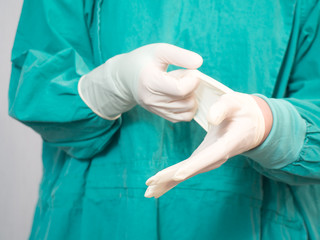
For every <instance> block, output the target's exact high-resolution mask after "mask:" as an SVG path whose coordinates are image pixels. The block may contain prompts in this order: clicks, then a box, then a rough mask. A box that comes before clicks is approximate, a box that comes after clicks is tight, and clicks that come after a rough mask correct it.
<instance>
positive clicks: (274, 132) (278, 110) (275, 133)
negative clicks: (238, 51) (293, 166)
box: [242, 94, 306, 169]
mask: <svg viewBox="0 0 320 240" xmlns="http://www.w3.org/2000/svg"><path fill="white" fill-rule="evenodd" d="M256 96H258V97H260V98H262V99H264V100H265V101H266V102H267V103H268V105H269V107H270V109H271V111H272V115H273V123H272V128H271V131H270V133H269V135H268V137H267V138H266V140H265V141H264V142H263V143H262V144H260V145H259V146H258V147H256V148H254V149H252V150H250V151H248V152H245V153H243V154H242V155H244V156H246V157H249V158H251V159H252V160H255V161H257V162H258V163H259V164H260V165H261V166H262V167H264V168H269V169H279V168H282V167H284V166H286V165H289V164H290V163H292V162H294V161H297V160H299V158H300V152H301V149H302V147H303V144H304V140H305V137H306V122H305V121H304V120H303V118H302V117H301V116H300V114H299V112H298V111H297V110H296V108H295V107H294V106H293V105H292V104H291V103H289V102H288V101H286V100H283V99H274V98H267V97H265V96H263V95H261V94H256ZM292 136H294V137H292ZM279 146H281V147H279Z"/></svg>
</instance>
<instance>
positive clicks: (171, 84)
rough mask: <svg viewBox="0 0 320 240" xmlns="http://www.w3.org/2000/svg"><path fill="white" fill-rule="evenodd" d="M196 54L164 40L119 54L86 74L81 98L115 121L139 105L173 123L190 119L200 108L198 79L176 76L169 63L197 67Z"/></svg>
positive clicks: (80, 82)
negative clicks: (198, 104)
mask: <svg viewBox="0 0 320 240" xmlns="http://www.w3.org/2000/svg"><path fill="white" fill-rule="evenodd" d="M202 61H203V60H202V57H201V56H200V55H198V54H197V53H194V52H191V51H189V50H185V49H182V48H179V47H176V46H174V45H170V44H165V43H156V44H150V45H146V46H143V47H140V48H138V49H136V50H134V51H132V52H129V53H125V54H121V55H117V56H115V57H112V58H111V59H109V60H108V61H106V62H105V63H104V64H102V65H101V66H99V67H97V68H96V69H94V70H93V71H91V72H90V73H89V74H87V75H84V76H83V77H82V78H81V79H80V81H79V85H78V91H79V95H80V96H81V98H82V100H83V101H84V102H85V103H86V104H87V105H88V106H89V107H90V108H91V109H92V110H93V111H94V112H95V113H96V114H97V115H99V116H101V117H102V118H105V119H108V120H114V119H116V118H118V117H120V115H121V114H122V113H123V112H126V111H128V110H130V109H131V108H132V107H134V106H135V105H136V104H139V105H141V106H142V107H144V108H145V109H147V110H149V111H150V112H153V113H155V114H157V115H159V116H161V117H163V118H165V119H167V120H170V121H172V122H177V121H190V120H191V119H192V118H193V116H194V114H195V112H196V108H197V103H196V99H195V95H194V90H195V89H196V88H197V86H198V84H199V79H198V78H192V77H188V74H187V72H188V70H180V72H181V71H184V75H186V77H182V78H181V73H180V74H179V76H180V77H179V78H176V77H175V74H174V73H171V74H170V73H167V72H166V70H167V67H168V65H169V64H172V65H176V66H179V67H183V68H187V69H196V68H198V67H200V66H201V64H202Z"/></svg>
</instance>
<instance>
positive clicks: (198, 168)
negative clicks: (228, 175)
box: [173, 136, 229, 181]
mask: <svg viewBox="0 0 320 240" xmlns="http://www.w3.org/2000/svg"><path fill="white" fill-rule="evenodd" d="M227 143H228V141H227V137H225V136H224V137H222V138H221V139H219V140H218V141H216V142H215V143H214V144H212V145H209V146H207V147H206V148H204V149H203V150H200V151H199V152H198V153H197V154H195V155H192V156H191V157H190V158H189V159H187V160H186V161H187V162H188V163H186V164H185V165H184V166H183V167H181V168H180V169H179V170H178V171H177V172H176V174H175V175H174V176H173V180H175V181H184V180H186V179H188V178H190V177H193V176H195V175H197V174H199V173H203V172H208V171H210V170H213V169H215V168H218V167H220V166H221V165H222V164H223V163H224V162H225V161H226V160H227V159H228V158H229V156H228V152H229V146H228V144H227Z"/></svg>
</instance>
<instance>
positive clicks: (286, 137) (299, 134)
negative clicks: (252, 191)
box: [244, 1, 320, 185]
mask: <svg viewBox="0 0 320 240" xmlns="http://www.w3.org/2000/svg"><path fill="white" fill-rule="evenodd" d="M302 2H303V1H302ZM302 10H303V8H302ZM286 92H287V96H286V97H285V98H282V99H273V98H269V99H268V98H265V97H263V96H262V97H263V98H264V99H265V100H266V101H267V102H268V104H269V106H270V108H271V110H272V113H273V116H274V122H273V126H272V130H271V132H270V134H269V136H268V137H267V139H266V141H265V142H264V143H262V145H260V146H259V147H257V148H256V149H253V150H251V151H249V152H247V153H245V154H244V155H245V156H247V157H249V158H251V159H253V160H254V161H249V163H250V164H251V165H252V166H253V167H254V168H255V169H256V170H258V171H259V172H260V173H262V174H264V175H265V176H267V177H269V178H272V179H274V180H277V181H282V182H285V183H288V184H291V185H300V184H319V183H320V2H319V1H316V3H315V4H314V6H313V7H312V8H311V10H310V13H309V14H308V16H307V17H306V20H305V22H304V24H303V26H302V27H301V29H300V31H299V36H298V40H297V50H296V55H295V61H294V65H293V68H292V71H291V74H290V80H289V84H288V86H287V90H286Z"/></svg>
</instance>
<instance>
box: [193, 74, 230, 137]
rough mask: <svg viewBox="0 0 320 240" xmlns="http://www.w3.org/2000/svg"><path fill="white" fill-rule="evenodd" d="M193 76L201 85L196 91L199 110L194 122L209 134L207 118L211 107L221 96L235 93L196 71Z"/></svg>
mask: <svg viewBox="0 0 320 240" xmlns="http://www.w3.org/2000/svg"><path fill="white" fill-rule="evenodd" d="M192 74H193V75H194V76H196V77H197V78H199V79H200V84H199V86H198V88H197V89H196V91H195V93H196V98H197V102H198V109H197V112H196V115H195V116H194V120H195V121H196V122H197V123H198V124H199V125H200V126H201V127H202V128H203V129H204V130H206V131H207V132H208V129H209V124H208V119H207V117H208V113H209V110H210V107H211V106H212V104H213V103H215V102H216V101H217V100H218V99H219V97H220V96H222V95H223V94H225V93H231V92H233V91H232V90H231V89H230V88H228V87H227V86H225V85H223V84H222V83H220V82H218V81H217V80H215V79H213V78H211V77H209V76H208V75H205V74H203V73H202V72H200V71H198V70H194V71H193V72H192Z"/></svg>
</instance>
